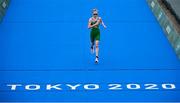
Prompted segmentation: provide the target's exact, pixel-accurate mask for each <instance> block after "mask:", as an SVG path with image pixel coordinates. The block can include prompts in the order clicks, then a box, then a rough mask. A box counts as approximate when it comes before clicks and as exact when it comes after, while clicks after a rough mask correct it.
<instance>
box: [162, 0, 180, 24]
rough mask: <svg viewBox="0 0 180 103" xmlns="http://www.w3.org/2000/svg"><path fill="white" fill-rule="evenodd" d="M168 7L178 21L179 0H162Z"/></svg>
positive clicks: (179, 13)
mask: <svg viewBox="0 0 180 103" xmlns="http://www.w3.org/2000/svg"><path fill="white" fill-rule="evenodd" d="M164 1H165V3H166V5H167V6H168V8H169V9H170V10H171V11H172V12H173V13H174V15H175V16H176V18H177V19H178V22H179V23H180V0H164Z"/></svg>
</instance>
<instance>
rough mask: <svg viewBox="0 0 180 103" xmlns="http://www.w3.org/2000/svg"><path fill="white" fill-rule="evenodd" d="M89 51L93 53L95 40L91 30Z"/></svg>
mask: <svg viewBox="0 0 180 103" xmlns="http://www.w3.org/2000/svg"><path fill="white" fill-rule="evenodd" d="M90 38H91V53H92V54H93V53H94V41H95V37H94V34H93V31H91V36H90Z"/></svg>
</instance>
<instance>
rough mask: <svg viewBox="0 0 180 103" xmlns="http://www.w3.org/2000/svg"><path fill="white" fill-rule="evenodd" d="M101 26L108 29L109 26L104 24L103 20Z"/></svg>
mask: <svg viewBox="0 0 180 103" xmlns="http://www.w3.org/2000/svg"><path fill="white" fill-rule="evenodd" d="M101 24H102V26H103V27H104V28H107V26H106V25H105V24H104V22H103V20H102V19H101Z"/></svg>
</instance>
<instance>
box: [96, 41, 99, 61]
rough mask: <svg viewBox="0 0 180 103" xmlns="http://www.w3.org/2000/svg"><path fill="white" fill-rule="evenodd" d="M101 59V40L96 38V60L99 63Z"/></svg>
mask: <svg viewBox="0 0 180 103" xmlns="http://www.w3.org/2000/svg"><path fill="white" fill-rule="evenodd" d="M98 60H99V40H96V59H95V62H96V63H98Z"/></svg>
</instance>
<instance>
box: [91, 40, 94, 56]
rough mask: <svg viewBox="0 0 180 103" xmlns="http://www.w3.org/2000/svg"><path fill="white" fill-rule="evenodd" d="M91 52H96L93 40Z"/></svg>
mask: <svg viewBox="0 0 180 103" xmlns="http://www.w3.org/2000/svg"><path fill="white" fill-rule="evenodd" d="M91 53H92V54H93V53H94V42H91Z"/></svg>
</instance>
